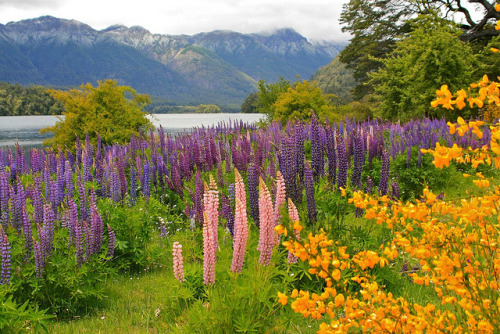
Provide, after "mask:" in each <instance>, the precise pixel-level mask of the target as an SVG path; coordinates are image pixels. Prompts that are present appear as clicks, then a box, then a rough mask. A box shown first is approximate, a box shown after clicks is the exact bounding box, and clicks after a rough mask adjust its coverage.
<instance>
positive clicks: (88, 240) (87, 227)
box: [82, 222, 94, 261]
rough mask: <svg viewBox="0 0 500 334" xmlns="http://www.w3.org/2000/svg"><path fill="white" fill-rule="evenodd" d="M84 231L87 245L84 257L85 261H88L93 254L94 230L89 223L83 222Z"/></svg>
mask: <svg viewBox="0 0 500 334" xmlns="http://www.w3.org/2000/svg"><path fill="white" fill-rule="evenodd" d="M82 230H83V240H84V244H85V255H84V257H83V261H88V260H89V259H90V257H91V256H92V254H93V251H94V249H93V246H94V234H93V232H92V228H91V227H90V224H88V223H87V222H83V225H82Z"/></svg>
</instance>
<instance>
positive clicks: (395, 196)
mask: <svg viewBox="0 0 500 334" xmlns="http://www.w3.org/2000/svg"><path fill="white" fill-rule="evenodd" d="M391 188H392V199H393V200H397V199H399V185H398V184H397V182H393V183H391Z"/></svg>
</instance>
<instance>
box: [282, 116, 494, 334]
mask: <svg viewBox="0 0 500 334" xmlns="http://www.w3.org/2000/svg"><path fill="white" fill-rule="evenodd" d="M483 125H484V124H482V123H481V122H469V123H466V122H465V121H463V120H462V119H459V120H458V123H457V124H452V125H451V126H450V131H457V132H459V131H460V132H459V133H462V135H463V134H465V133H466V132H468V131H472V132H473V133H474V134H475V135H476V136H481V135H482V132H481V130H480V127H481V126H483ZM459 129H461V130H459ZM498 129H500V124H496V125H494V126H491V130H492V141H491V143H490V145H489V146H487V147H485V148H483V149H482V150H479V151H476V152H469V151H468V150H464V149H462V148H460V147H458V146H457V145H453V147H452V148H446V147H444V146H440V145H437V146H436V148H435V149H434V150H428V151H426V152H428V153H430V154H433V155H434V158H435V165H436V166H437V167H443V166H447V165H448V164H449V162H450V161H451V160H456V161H460V162H469V163H472V165H473V166H474V167H477V166H478V165H479V164H480V163H488V164H491V161H495V165H496V166H499V164H498V162H497V159H498V156H500V154H499V153H500V152H498V150H499V146H498V142H499V140H500V130H498ZM493 148H494V149H495V150H493ZM480 161H482V162H480ZM476 176H477V177H478V179H477V180H474V182H475V183H476V184H477V185H478V186H482V187H489V189H486V190H485V192H484V195H483V196H481V197H471V198H468V199H459V200H456V201H443V200H440V199H439V198H438V196H436V194H434V193H433V192H432V191H431V190H429V189H428V188H426V189H425V190H424V192H423V194H422V200H421V201H418V202H416V203H411V202H407V203H403V202H401V201H394V200H390V199H389V198H388V197H387V196H383V197H373V196H370V195H368V194H364V193H362V192H354V193H353V194H352V197H351V198H350V199H349V202H350V203H353V204H354V205H355V206H356V207H357V208H360V209H363V210H364V212H365V218H366V219H372V220H373V221H375V222H376V223H377V224H379V225H383V226H384V227H386V228H388V229H391V231H392V233H393V236H394V238H393V239H392V240H391V241H390V242H388V243H386V244H383V245H381V246H380V249H379V250H376V251H373V250H364V251H361V252H358V253H356V254H354V255H350V254H348V253H347V249H346V247H345V246H342V245H340V244H339V243H338V242H334V241H333V240H330V239H328V237H327V236H326V233H325V232H323V231H321V232H320V233H319V234H317V235H312V234H311V233H309V235H308V236H307V238H302V239H299V238H293V237H289V238H288V240H286V241H284V242H283V245H284V246H285V247H286V248H287V249H288V250H289V251H290V252H291V253H292V254H293V255H295V256H297V257H298V258H299V259H301V260H302V261H304V262H307V263H308V265H309V267H310V269H309V273H310V274H315V275H317V276H319V277H321V278H322V279H324V280H325V282H326V288H325V289H324V291H323V292H322V293H321V294H315V293H310V292H307V291H297V290H294V291H293V292H292V294H291V296H290V298H292V299H294V300H293V301H292V303H291V307H292V309H293V310H294V311H295V312H297V313H301V314H303V315H304V316H305V317H311V318H313V319H322V318H323V316H324V315H325V314H326V315H328V316H329V318H330V322H329V323H322V324H321V325H320V329H319V331H318V333H346V332H348V331H349V330H350V329H351V328H356V329H358V330H361V331H363V332H401V333H423V332H426V333H427V332H428V333H445V332H455V333H463V332H469V333H479V332H482V333H495V332H500V289H499V287H500V215H499V214H498V208H499V207H500V187H494V188H493V187H490V183H489V181H488V180H486V179H485V177H484V176H483V175H482V174H481V173H476ZM293 229H294V230H295V233H294V235H298V233H299V232H300V231H301V230H302V227H301V226H300V223H299V222H298V221H294V222H293ZM276 230H277V231H279V232H280V233H283V231H284V230H285V228H284V227H283V226H279V227H277V228H276ZM398 258H399V259H398ZM396 260H399V262H400V263H401V262H402V261H403V260H404V261H411V262H413V263H418V265H419V267H420V268H421V269H420V270H419V271H417V272H413V273H410V274H409V276H410V277H412V279H413V282H414V283H415V284H422V285H430V286H432V287H433V288H434V290H435V291H436V293H437V296H438V297H439V298H440V299H441V304H442V305H445V306H437V305H432V304H428V305H426V306H422V305H419V304H416V303H411V302H409V301H407V300H405V299H404V298H402V297H398V298H395V297H394V296H393V295H392V294H391V293H388V292H386V291H384V288H383V287H381V286H379V285H378V284H377V283H376V281H375V278H374V277H372V275H371V269H372V268H374V267H375V266H380V267H384V266H387V265H394V263H395V261H396ZM353 282H355V283H357V284H358V285H359V288H357V289H349V288H348V283H350V284H353ZM279 296H280V297H279V298H280V302H281V303H282V304H284V305H285V304H287V303H288V297H287V296H286V295H284V294H282V293H280V295H279Z"/></svg>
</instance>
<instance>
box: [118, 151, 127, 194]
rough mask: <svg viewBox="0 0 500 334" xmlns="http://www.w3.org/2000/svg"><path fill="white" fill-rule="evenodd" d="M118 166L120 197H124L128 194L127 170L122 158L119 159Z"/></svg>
mask: <svg viewBox="0 0 500 334" xmlns="http://www.w3.org/2000/svg"><path fill="white" fill-rule="evenodd" d="M116 168H117V170H118V180H119V189H120V199H122V198H124V197H125V195H126V194H127V177H126V176H125V170H124V168H123V163H122V161H121V160H118V161H117V164H116Z"/></svg>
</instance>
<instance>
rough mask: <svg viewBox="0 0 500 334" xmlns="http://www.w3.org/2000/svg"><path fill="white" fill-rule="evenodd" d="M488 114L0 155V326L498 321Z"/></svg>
mask: <svg viewBox="0 0 500 334" xmlns="http://www.w3.org/2000/svg"><path fill="white" fill-rule="evenodd" d="M494 8H495V10H497V11H500V5H498V4H497V5H496V6H495V7H494ZM496 29H497V30H500V24H499V23H497V26H496ZM491 51H492V52H498V49H496V48H492V49H491ZM485 104H486V105H489V106H492V107H500V84H499V83H498V82H494V81H493V82H492V81H490V80H489V79H488V77H487V76H484V77H483V79H482V80H480V81H479V82H477V83H473V84H471V85H470V87H469V88H468V89H467V91H466V90H464V89H462V90H460V91H458V92H457V93H452V92H450V91H449V89H448V86H446V85H443V86H442V87H441V88H440V89H439V90H438V91H437V92H436V99H435V100H434V101H432V103H431V106H432V107H438V106H442V107H444V108H447V109H455V108H458V109H459V110H462V109H464V108H465V107H467V106H468V107H469V108H471V109H472V108H474V107H478V108H482V107H483V106H484V105H485ZM431 106H429V108H430V107H431ZM493 109H494V108H493ZM493 109H491V110H493ZM491 110H490V111H491ZM490 114H491V113H490ZM490 114H488V115H486V114H483V116H484V117H483V118H484V119H471V120H467V121H466V120H464V119H463V118H461V117H459V118H458V119H457V122H456V123H453V122H447V121H446V120H445V119H444V118H442V119H432V120H431V119H421V120H413V121H410V122H408V123H404V124H403V123H401V122H386V121H380V120H371V121H364V122H357V121H355V120H349V119H348V120H345V121H341V122H338V123H337V122H329V121H328V119H325V120H323V119H318V118H317V117H316V116H315V115H314V114H313V116H312V117H311V120H310V121H308V122H299V121H295V122H293V121H288V122H287V123H286V124H281V123H280V122H272V123H267V124H262V125H260V126H259V127H257V126H256V125H247V124H243V123H238V122H235V123H229V124H219V126H216V127H213V128H198V129H194V131H193V132H192V133H190V134H177V135H169V134H165V133H164V132H163V129H162V128H160V129H159V130H158V131H157V132H155V131H151V132H150V133H149V134H141V133H140V134H139V135H138V136H132V137H131V138H130V142H129V143H128V144H124V145H117V144H116V145H104V144H102V142H101V140H100V138H99V135H97V141H96V144H92V143H91V140H90V138H89V136H88V135H87V137H86V138H81V139H77V141H76V144H75V147H71V148H64V149H63V148H59V149H57V150H54V149H49V148H45V149H32V150H30V151H29V152H25V151H24V149H23V148H22V147H20V146H16V147H15V148H5V149H0V263H1V271H0V331H1V332H2V333H4V332H6V333H10V332H13V333H19V332H41V331H47V332H50V333H76V332H78V333H100V332H102V333H124V332H127V333H240V332H241V333H365V332H372V333H500V287H499V285H500V216H499V213H498V210H499V204H500V182H499V173H498V168H499V167H500V123H497V122H495V121H498V118H497V117H498V115H496V116H495V115H493V114H491V115H490ZM486 116H487V117H486ZM493 116H495V117H493ZM495 118H496V120H495ZM485 120H488V121H489V120H493V122H492V124H486V123H485Z"/></svg>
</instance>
